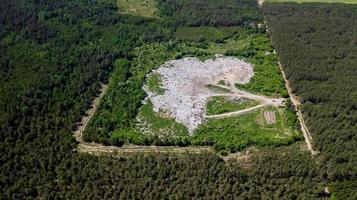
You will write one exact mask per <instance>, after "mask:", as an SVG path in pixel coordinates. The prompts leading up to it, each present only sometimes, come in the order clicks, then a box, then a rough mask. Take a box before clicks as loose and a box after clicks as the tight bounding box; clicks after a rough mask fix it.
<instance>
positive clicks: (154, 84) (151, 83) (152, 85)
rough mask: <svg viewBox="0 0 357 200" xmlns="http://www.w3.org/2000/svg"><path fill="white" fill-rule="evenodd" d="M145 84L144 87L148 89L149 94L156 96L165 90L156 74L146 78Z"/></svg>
mask: <svg viewBox="0 0 357 200" xmlns="http://www.w3.org/2000/svg"><path fill="white" fill-rule="evenodd" d="M146 82H147V83H146V86H147V87H148V89H149V91H150V92H153V93H155V94H157V95H162V94H164V92H165V89H164V88H163V86H162V83H161V76H160V74H158V73H153V74H150V75H149V76H148V77H147V80H146Z"/></svg>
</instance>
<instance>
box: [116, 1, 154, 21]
mask: <svg viewBox="0 0 357 200" xmlns="http://www.w3.org/2000/svg"><path fill="white" fill-rule="evenodd" d="M117 5H118V7H119V12H120V13H122V14H130V15H136V16H142V17H157V8H156V1H155V0H117Z"/></svg>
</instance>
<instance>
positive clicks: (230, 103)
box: [207, 96, 259, 115]
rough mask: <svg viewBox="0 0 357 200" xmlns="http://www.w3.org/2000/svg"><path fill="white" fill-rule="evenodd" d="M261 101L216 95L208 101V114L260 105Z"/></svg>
mask: <svg viewBox="0 0 357 200" xmlns="http://www.w3.org/2000/svg"><path fill="white" fill-rule="evenodd" d="M258 104H259V102H257V101H254V100H250V99H245V98H242V99H231V98H230V97H224V96H215V97H212V98H210V100H209V101H208V103H207V115H217V114H222V113H226V112H234V111H238V110H243V109H246V108H250V107H253V106H256V105H258Z"/></svg>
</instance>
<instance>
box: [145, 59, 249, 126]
mask: <svg viewBox="0 0 357 200" xmlns="http://www.w3.org/2000/svg"><path fill="white" fill-rule="evenodd" d="M153 73H158V74H160V76H161V78H162V80H161V81H162V85H163V88H164V89H165V93H164V94H163V95H156V94H154V93H152V92H150V91H148V90H147V88H146V87H144V90H145V91H146V92H147V94H148V98H149V99H150V100H151V102H152V103H153V107H154V111H156V112H159V111H164V112H165V113H168V115H169V116H171V117H173V118H175V119H176V121H177V122H179V123H181V124H183V125H185V126H186V127H187V128H188V130H189V132H190V133H192V132H193V130H194V129H195V128H196V127H197V126H198V125H200V124H202V123H203V122H204V113H205V107H206V104H207V101H208V98H209V97H211V96H215V95H217V94H216V93H215V92H213V91H211V90H209V89H208V88H207V87H206V85H208V84H211V85H216V84H218V82H219V81H222V80H223V81H224V82H225V83H226V84H227V85H232V86H233V85H234V84H236V83H240V84H245V83H248V82H249V81H250V79H251V78H252V76H253V75H254V72H253V67H252V65H251V64H249V63H247V62H244V61H242V60H239V59H237V58H234V57H224V56H219V57H216V58H215V59H208V60H206V61H204V62H202V61H200V60H198V59H197V58H184V59H180V60H172V61H169V62H166V63H165V64H163V65H161V66H160V67H159V68H158V69H157V70H154V71H153Z"/></svg>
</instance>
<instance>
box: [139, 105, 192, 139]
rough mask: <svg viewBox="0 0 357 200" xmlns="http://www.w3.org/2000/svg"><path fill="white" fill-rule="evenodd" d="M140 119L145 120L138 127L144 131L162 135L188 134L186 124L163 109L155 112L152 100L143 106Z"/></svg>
mask: <svg viewBox="0 0 357 200" xmlns="http://www.w3.org/2000/svg"><path fill="white" fill-rule="evenodd" d="M140 118H141V119H140ZM139 119H140V120H144V123H141V122H139V123H140V124H139V127H138V128H140V130H141V131H142V132H144V133H147V134H151V135H159V136H160V137H162V136H188V131H187V128H186V127H185V126H184V125H182V124H179V123H177V122H176V120H175V119H173V118H171V117H170V116H169V115H168V114H165V113H164V112H163V111H162V112H159V113H157V112H155V111H154V110H153V105H152V103H151V102H150V101H149V102H147V103H146V104H145V105H143V106H142V107H141V109H140V112H139ZM142 125H144V126H142ZM140 126H142V127H140Z"/></svg>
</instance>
